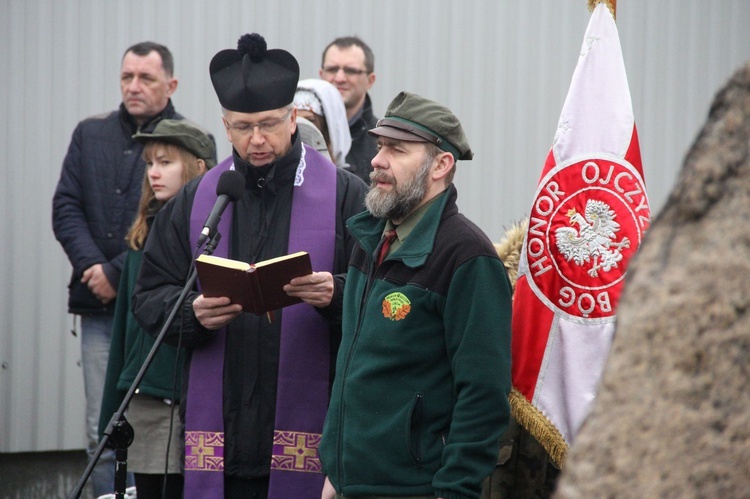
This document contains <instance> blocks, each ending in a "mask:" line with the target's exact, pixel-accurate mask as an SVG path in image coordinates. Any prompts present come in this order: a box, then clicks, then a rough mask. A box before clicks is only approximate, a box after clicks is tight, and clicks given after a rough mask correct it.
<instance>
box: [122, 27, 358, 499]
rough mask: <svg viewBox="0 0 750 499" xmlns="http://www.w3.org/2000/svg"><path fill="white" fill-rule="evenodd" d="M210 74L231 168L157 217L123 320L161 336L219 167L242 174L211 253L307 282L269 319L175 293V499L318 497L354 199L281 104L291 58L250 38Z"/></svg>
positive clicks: (348, 182) (352, 187)
mask: <svg viewBox="0 0 750 499" xmlns="http://www.w3.org/2000/svg"><path fill="white" fill-rule="evenodd" d="M209 72H210V74H211V81H212V83H213V86H214V89H215V90H216V94H217V96H218V98H219V102H220V104H221V107H222V113H223V121H224V126H225V128H226V133H227V138H228V139H229V141H230V142H231V144H232V146H233V150H232V156H231V157H229V158H227V159H226V160H224V161H223V162H222V163H220V164H219V165H217V166H216V167H214V168H212V169H211V170H210V171H209V172H208V173H207V174H206V175H205V176H204V177H202V178H201V179H196V180H195V181H192V182H190V183H188V184H187V185H186V187H185V188H184V189H183V190H182V191H181V192H180V193H179V194H178V195H177V196H176V197H175V198H174V199H173V202H171V203H169V205H167V206H165V207H164V208H163V209H162V210H161V211H160V212H159V214H158V216H157V217H156V220H155V221H154V227H153V230H152V231H151V234H152V236H151V237H149V239H148V241H147V243H146V247H145V250H144V255H143V265H142V268H141V274H140V276H139V280H138V284H137V286H136V290H135V295H134V300H133V301H134V307H133V308H134V312H135V315H136V318H137V319H138V321H139V322H140V324H141V325H142V327H143V328H144V329H145V330H146V331H148V332H149V333H150V334H152V335H156V334H158V333H159V332H160V331H161V328H162V327H163V324H164V323H165V322H166V318H167V315H168V314H169V312H170V311H171V310H172V308H173V306H174V304H175V303H176V301H177V298H178V296H179V294H180V292H181V290H182V287H183V286H184V284H185V281H186V276H187V275H188V272H189V270H190V268H191V265H192V260H193V258H194V254H195V253H196V251H198V252H199V251H200V250H201V249H202V247H200V246H198V247H197V246H196V242H197V239H198V236H199V235H200V232H201V229H202V227H203V223H204V222H205V221H206V218H207V216H208V214H209V212H210V211H212V207H213V206H214V203H215V202H216V199H217V194H216V189H217V186H221V185H222V182H223V181H222V180H219V177H221V176H222V175H224V174H225V173H227V171H228V170H230V169H233V170H236V171H237V172H239V173H240V174H242V176H244V179H245V189H244V191H242V195H241V197H240V198H239V199H238V200H237V201H235V202H234V203H232V206H231V207H229V208H228V209H227V210H226V211H225V212H224V213H223V215H222V216H221V221H220V223H219V226H218V232H219V233H220V234H221V236H222V237H221V239H220V241H219V243H218V246H217V247H216V251H215V252H214V255H217V256H223V257H229V258H231V259H234V260H242V261H244V262H248V263H255V262H260V261H263V260H268V259H271V258H275V257H279V256H282V255H286V254H289V253H294V252H297V251H307V252H308V253H309V254H310V257H311V261H312V267H313V270H314V272H313V273H312V274H310V275H308V276H304V277H301V278H297V279H295V280H294V281H293V282H294V283H295V285H294V286H292V285H287V286H286V287H285V289H287V290H288V292H289V294H293V295H295V296H299V297H300V298H302V299H304V300H305V301H306V302H307V303H300V304H297V305H293V306H290V307H286V308H284V309H281V310H275V311H273V313H272V315H271V316H269V317H268V318H267V316H266V315H265V314H264V315H262V316H259V315H255V314H251V313H245V312H243V311H242V307H241V306H240V305H238V304H232V303H230V300H229V298H226V297H220V298H207V297H204V296H203V295H202V294H201V293H200V290H192V291H191V292H190V293H189V294H188V296H187V300H186V302H185V306H183V308H182V310H183V313H182V314H181V315H179V314H178V317H177V319H176V320H175V321H174V322H173V323H172V324H171V327H170V329H169V331H168V333H167V335H166V341H167V342H168V343H172V344H177V342H178V339H179V338H180V334H181V337H182V339H181V344H182V346H184V347H186V349H187V354H186V376H185V377H184V378H183V379H187V383H186V385H187V386H186V388H184V392H185V394H184V398H183V400H184V401H185V402H184V407H185V416H184V421H185V497H186V498H189V497H201V498H202V497H227V498H232V497H238V498H260V499H263V498H266V497H271V498H290V497H294V498H303V499H304V498H315V499H318V498H319V497H320V490H321V488H322V486H323V476H322V475H321V474H320V461H319V459H318V457H317V445H318V441H319V439H320V434H321V433H322V425H323V420H324V418H325V413H326V408H327V405H328V394H329V389H330V383H331V380H332V376H331V372H332V369H333V368H332V365H333V361H334V360H335V355H336V351H337V348H338V341H339V340H338V339H339V338H340V323H339V322H338V319H340V313H341V312H340V307H341V303H342V297H341V296H340V295H341V290H342V288H343V279H344V276H343V273H344V272H346V268H347V263H348V256H349V255H350V254H351V251H352V249H353V246H354V243H353V240H352V239H351V238H350V236H349V235H348V233H347V231H346V230H345V226H344V224H345V222H346V220H347V219H348V218H349V217H351V216H353V215H355V214H357V213H359V212H360V211H362V210H363V206H364V196H365V191H366V189H367V188H366V185H365V184H364V183H363V182H362V181H360V179H358V178H356V177H355V176H354V175H352V174H351V173H349V172H347V171H345V170H343V169H338V168H336V167H335V165H334V164H333V163H331V162H330V161H329V160H327V159H325V158H324V157H323V156H321V155H320V154H319V153H318V152H317V151H316V150H315V149H313V148H311V147H308V146H306V145H304V144H303V143H302V141H301V140H300V137H299V133H298V132H297V124H296V117H297V113H296V110H295V108H294V106H293V99H294V94H295V92H296V90H297V82H298V79H299V65H298V63H297V60H296V59H295V58H294V56H293V55H292V54H290V53H289V52H286V51H284V50H280V49H273V50H267V47H266V41H265V39H264V38H263V37H262V36H260V35H258V34H256V33H253V34H249V35H244V36H242V37H241V38H240V40H239V42H238V45H237V49H236V50H234V49H228V50H222V51H220V52H219V53H218V54H216V55H215V56H214V58H213V59H212V60H211V64H210V67H209ZM222 178H224V179H226V178H227V177H226V176H224V177H222ZM311 305H312V306H311ZM271 317H272V319H271ZM329 319H330V320H329Z"/></svg>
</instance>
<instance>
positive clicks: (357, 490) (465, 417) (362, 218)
mask: <svg viewBox="0 0 750 499" xmlns="http://www.w3.org/2000/svg"><path fill="white" fill-rule="evenodd" d="M456 196H457V194H456V190H455V188H453V187H452V186H451V187H450V188H449V189H448V190H446V192H445V193H443V194H441V198H440V199H438V200H437V201H436V202H435V203H433V204H432V206H431V207H430V208H429V210H428V211H427V212H426V213H425V215H424V216H423V218H422V220H421V221H419V223H418V224H417V225H416V226H415V227H414V229H413V230H412V232H411V233H410V234H409V236H408V237H407V238H406V239H405V240H404V241H402V244H401V246H400V247H399V248H398V249H396V250H395V251H394V252H392V253H391V254H390V255H389V256H388V257H387V258H386V260H385V261H384V262H383V263H382V264H381V265H380V267H379V268H377V269H374V268H373V264H372V263H373V258H372V255H373V252H374V251H375V249H376V247H377V245H378V242H379V240H380V238H381V234H382V231H383V227H384V224H385V221H384V220H378V219H376V218H374V217H373V216H372V215H370V214H369V213H368V212H365V213H362V214H360V215H357V216H355V217H353V218H351V219H350V220H349V222H348V224H347V225H348V228H349V230H350V232H351V233H352V235H353V236H354V237H355V239H356V240H357V243H358V246H357V247H356V248H355V250H354V253H353V255H352V258H351V260H350V267H349V272H348V274H347V280H346V287H345V290H344V293H345V296H344V318H343V338H342V342H341V347H340V350H339V355H338V360H337V364H336V378H335V380H334V384H333V392H332V396H331V404H330V407H329V410H328V416H327V419H326V423H325V428H324V432H323V439H322V442H321V447H320V456H321V460H322V463H323V468H324V472H325V473H326V475H327V476H328V477H329V479H330V480H331V483H332V484H333V486H334V488H335V489H336V490H337V492H339V493H340V494H343V495H346V496H357V495H385V496H390V495H394V496H411V495H429V494H434V495H435V496H438V497H446V498H478V497H479V495H480V492H481V482H482V479H483V478H484V477H485V476H487V475H488V474H489V473H490V472H491V471H492V469H493V466H494V463H495V461H496V457H497V452H498V446H499V437H500V435H501V434H502V433H503V431H504V430H505V428H506V426H507V423H508V419H509V406H508V394H509V392H510V388H511V381H510V324H511V287H510V283H509V281H508V278H507V275H506V273H505V269H504V267H503V264H502V262H501V261H500V260H499V259H498V257H497V253H496V252H495V250H494V248H493V246H492V244H491V243H490V241H489V239H488V238H487V236H486V235H485V234H484V233H483V232H482V231H481V230H480V229H479V228H478V227H476V226H475V225H474V224H473V223H471V222H470V221H469V220H468V219H466V218H465V217H464V216H463V215H461V214H460V213H459V212H458V208H457V207H456V204H455V200H456Z"/></svg>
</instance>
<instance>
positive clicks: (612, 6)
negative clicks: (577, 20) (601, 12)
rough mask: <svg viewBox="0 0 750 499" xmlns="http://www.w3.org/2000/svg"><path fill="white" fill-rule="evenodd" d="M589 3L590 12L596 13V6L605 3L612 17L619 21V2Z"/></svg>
mask: <svg viewBox="0 0 750 499" xmlns="http://www.w3.org/2000/svg"><path fill="white" fill-rule="evenodd" d="M588 3H589V12H594V9H595V8H596V5H597V4H599V3H603V4H604V5H606V6H607V8H608V9H609V11H610V12H611V13H612V17H614V18H615V19H617V0H588Z"/></svg>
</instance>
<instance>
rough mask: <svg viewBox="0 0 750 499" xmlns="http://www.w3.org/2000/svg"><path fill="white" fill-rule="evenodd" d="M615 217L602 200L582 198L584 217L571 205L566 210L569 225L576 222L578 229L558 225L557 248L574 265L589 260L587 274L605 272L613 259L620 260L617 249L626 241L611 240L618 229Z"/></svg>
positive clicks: (627, 246)
mask: <svg viewBox="0 0 750 499" xmlns="http://www.w3.org/2000/svg"><path fill="white" fill-rule="evenodd" d="M616 216H617V215H616V214H615V212H614V210H611V209H610V208H609V206H607V204H606V203H604V202H603V201H597V200H594V199H589V200H588V201H586V216H585V218H584V217H583V216H582V215H581V214H580V213H578V212H577V211H576V210H575V208H571V209H570V210H568V213H567V217H568V218H569V219H570V225H571V226H572V225H578V229H577V230H576V229H575V228H573V227H560V228H559V229H557V230H556V231H555V236H556V238H557V248H558V249H559V250H560V253H562V255H563V256H564V257H565V260H566V261H568V262H569V261H571V260H573V261H574V262H575V263H576V265H578V266H582V265H583V264H584V263H588V262H591V261H592V260H593V262H592V265H593V266H592V267H591V268H590V269H589V271H588V274H589V275H590V276H591V277H598V276H599V269H602V270H604V271H605V272H609V271H610V270H611V269H612V268H614V267H617V262H619V261H620V260H622V254H621V250H622V248H629V247H630V241H629V240H628V238H627V237H624V238H622V241H620V242H615V241H614V239H615V236H616V233H617V232H619V230H620V224H619V223H617V222H615V217H616Z"/></svg>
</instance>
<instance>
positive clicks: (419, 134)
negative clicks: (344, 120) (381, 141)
mask: <svg viewBox="0 0 750 499" xmlns="http://www.w3.org/2000/svg"><path fill="white" fill-rule="evenodd" d="M368 133H369V134H370V135H375V136H378V135H380V136H383V137H389V138H392V139H396V140H406V141H410V142H429V143H431V144H435V145H436V146H438V147H439V148H440V149H442V150H443V151H446V152H449V153H451V154H452V155H453V157H454V158H455V159H456V160H459V159H462V160H469V159H471V158H473V157H474V153H473V152H471V147H470V146H469V141H468V140H467V139H466V134H465V133H464V129H463V128H462V127H461V122H460V121H458V118H457V117H456V115H455V114H453V113H452V112H451V110H450V109H448V108H447V107H445V106H443V105H440V104H438V103H437V102H435V101H431V100H429V99H425V98H424V97H420V96H419V95H417V94H412V93H409V92H401V93H400V94H398V95H397V96H396V98H395V99H393V101H391V103H390V104H389V105H388V110H387V111H386V112H385V117H384V118H383V119H380V120H378V123H377V125H376V127H375V128H373V129H372V130H369V131H368Z"/></svg>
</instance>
